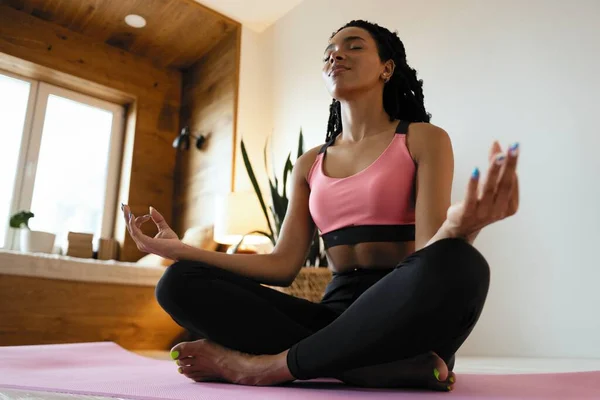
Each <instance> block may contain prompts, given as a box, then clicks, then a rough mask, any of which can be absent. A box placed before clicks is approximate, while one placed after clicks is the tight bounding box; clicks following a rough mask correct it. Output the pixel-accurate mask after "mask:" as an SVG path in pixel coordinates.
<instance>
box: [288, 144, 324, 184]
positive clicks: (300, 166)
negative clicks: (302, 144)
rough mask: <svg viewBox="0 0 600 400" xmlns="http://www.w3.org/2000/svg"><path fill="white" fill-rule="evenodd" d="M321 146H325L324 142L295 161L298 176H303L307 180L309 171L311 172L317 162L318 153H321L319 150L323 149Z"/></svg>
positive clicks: (295, 171) (295, 170)
mask: <svg viewBox="0 0 600 400" xmlns="http://www.w3.org/2000/svg"><path fill="white" fill-rule="evenodd" d="M321 147H323V145H322V144H321V145H319V146H316V147H313V148H312V149H310V150H308V151H306V152H305V153H304V154H302V155H301V156H300V157H298V159H297V160H296V162H295V163H294V173H295V175H296V176H298V177H302V178H303V179H305V180H306V179H307V178H308V173H309V172H310V169H311V168H312V166H313V164H314V163H315V160H316V159H317V155H318V154H319V150H321Z"/></svg>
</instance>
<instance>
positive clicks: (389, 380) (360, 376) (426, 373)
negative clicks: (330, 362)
mask: <svg viewBox="0 0 600 400" xmlns="http://www.w3.org/2000/svg"><path fill="white" fill-rule="evenodd" d="M336 378H337V379H340V380H341V381H343V382H345V383H347V384H350V385H356V386H363V387H387V388H420V389H430V390H439V391H445V392H447V391H451V390H452V389H454V384H455V383H456V375H455V374H454V372H451V371H448V367H447V366H446V363H445V362H444V360H442V359H441V358H440V357H439V356H438V355H437V354H436V353H434V352H429V353H427V354H422V355H420V356H417V357H414V358H410V359H406V360H398V361H393V362H390V363H386V364H379V365H373V366H368V367H363V368H357V369H354V370H350V371H346V372H344V373H342V374H341V375H340V376H337V377H336Z"/></svg>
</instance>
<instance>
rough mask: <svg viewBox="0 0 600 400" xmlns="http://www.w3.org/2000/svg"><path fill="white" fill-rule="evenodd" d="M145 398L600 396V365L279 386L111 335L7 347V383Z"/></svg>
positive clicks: (3, 350) (1, 352) (552, 399)
mask: <svg viewBox="0 0 600 400" xmlns="http://www.w3.org/2000/svg"><path fill="white" fill-rule="evenodd" d="M2 387H4V388H9V389H22V390H38V391H47V392H63V393H72V394H81V395H96V396H107V397H122V398H128V399H143V400H150V399H152V400H155V399H156V400H159V399H160V400H162V399H176V400H179V399H181V400H184V399H185V400H189V399H197V400H235V399H239V398H243V399H245V400H274V399H285V400H306V399H314V400H325V399H328V400H330V399H331V400H337V399H353V400H359V399H374V400H384V399H395V400H398V399H399V400H407V399H423V400H434V399H484V400H492V399H494V400H496V399H497V400H500V399H503V400H505V399H510V400H532V399H546V400H548V399H549V400H558V399H560V400H566V399H568V400H575V399H600V371H595V372H577V373H562V374H527V375H468V374H464V375H458V381H457V384H456V386H455V390H454V391H452V392H450V393H440V392H429V391H416V390H392V389H362V388H353V387H349V386H345V385H343V384H342V383H340V382H339V381H335V380H324V379H320V380H312V381H296V382H294V383H292V384H287V385H283V386H276V387H252V386H241V385H232V384H226V383H198V382H193V381H191V380H189V379H187V378H185V377H184V376H183V375H181V374H179V373H178V372H177V367H176V365H175V363H174V362H171V361H162V360H153V359H148V358H146V357H142V356H140V355H137V354H135V353H132V352H129V351H127V350H125V349H123V348H121V347H119V346H118V345H116V344H115V343H112V342H95V343H77V344H54V345H40V346H7V347H0V388H2Z"/></svg>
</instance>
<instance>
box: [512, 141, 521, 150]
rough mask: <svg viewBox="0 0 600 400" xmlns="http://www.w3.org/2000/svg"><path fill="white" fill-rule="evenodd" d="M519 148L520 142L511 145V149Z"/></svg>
mask: <svg viewBox="0 0 600 400" xmlns="http://www.w3.org/2000/svg"><path fill="white" fill-rule="evenodd" d="M518 148H519V142H515V143H513V144H512V145H511V146H510V150H516V149H518Z"/></svg>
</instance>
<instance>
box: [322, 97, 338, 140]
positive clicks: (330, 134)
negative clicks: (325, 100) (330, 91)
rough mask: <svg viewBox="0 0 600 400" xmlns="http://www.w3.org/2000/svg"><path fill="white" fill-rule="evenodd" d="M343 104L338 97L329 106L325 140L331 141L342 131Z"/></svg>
mask: <svg viewBox="0 0 600 400" xmlns="http://www.w3.org/2000/svg"><path fill="white" fill-rule="evenodd" d="M341 113H342V111H341V105H340V102H339V101H337V100H336V99H333V101H332V102H331V105H330V106H329V122H327V136H325V141H326V142H329V141H330V140H332V139H333V138H335V137H336V136H337V135H339V134H340V132H342V116H341Z"/></svg>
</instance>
